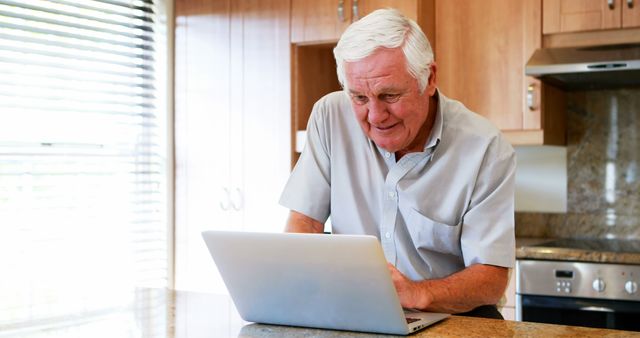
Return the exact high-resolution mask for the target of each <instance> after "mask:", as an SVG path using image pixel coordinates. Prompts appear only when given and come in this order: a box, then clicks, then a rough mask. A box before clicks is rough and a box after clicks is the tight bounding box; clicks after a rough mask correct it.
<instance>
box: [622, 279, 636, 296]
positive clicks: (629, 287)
mask: <svg viewBox="0 0 640 338" xmlns="http://www.w3.org/2000/svg"><path fill="white" fill-rule="evenodd" d="M624 289H625V290H626V291H627V293H628V294H630V295H632V294H634V293H636V291H638V283H636V282H634V281H632V280H630V281H627V282H626V283H624Z"/></svg>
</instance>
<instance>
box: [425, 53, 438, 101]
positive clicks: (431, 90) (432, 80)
mask: <svg viewBox="0 0 640 338" xmlns="http://www.w3.org/2000/svg"><path fill="white" fill-rule="evenodd" d="M437 69H438V67H437V66H436V62H435V61H434V62H432V63H431V64H430V65H429V71H430V72H429V81H428V82H427V88H425V89H424V92H425V93H426V94H427V95H429V96H433V95H435V93H436V88H437V87H438V86H437V83H436V73H437Z"/></svg>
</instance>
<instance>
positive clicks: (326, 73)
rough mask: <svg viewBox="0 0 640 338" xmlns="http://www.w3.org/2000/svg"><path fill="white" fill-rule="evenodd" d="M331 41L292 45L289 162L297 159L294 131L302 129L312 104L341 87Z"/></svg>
mask: <svg viewBox="0 0 640 338" xmlns="http://www.w3.org/2000/svg"><path fill="white" fill-rule="evenodd" d="M334 46H335V45H333V44H327V45H308V46H294V47H293V51H292V59H293V64H292V74H291V75H292V84H293V86H292V93H291V94H292V101H291V104H292V114H293V118H292V121H291V122H292V127H293V128H292V134H291V138H292V140H293V141H292V142H291V143H292V146H291V156H292V158H291V161H292V165H295V163H296V162H297V161H298V155H299V154H297V153H296V151H295V144H296V131H299V130H306V129H307V122H308V120H309V115H311V109H312V108H313V104H314V103H315V102H316V101H317V100H318V99H320V98H321V97H322V96H324V95H326V94H328V93H331V92H334V91H337V90H341V87H340V83H339V82H338V76H337V74H336V62H335V59H334V57H333V47H334Z"/></svg>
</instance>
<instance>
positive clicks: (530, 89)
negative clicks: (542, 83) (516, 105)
mask: <svg viewBox="0 0 640 338" xmlns="http://www.w3.org/2000/svg"><path fill="white" fill-rule="evenodd" d="M538 102H539V101H538V90H537V89H536V85H535V83H530V84H529V85H528V86H527V107H529V110H531V111H533V110H537V109H538Z"/></svg>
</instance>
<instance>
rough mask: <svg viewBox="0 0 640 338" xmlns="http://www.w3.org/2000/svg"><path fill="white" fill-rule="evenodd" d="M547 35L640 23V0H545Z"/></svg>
mask: <svg viewBox="0 0 640 338" xmlns="http://www.w3.org/2000/svg"><path fill="white" fill-rule="evenodd" d="M543 10H544V15H543V17H544V19H543V29H542V32H543V33H544V34H553V33H568V32H581V31H594V30H604V29H619V28H630V27H639V26H640V8H638V1H637V0H544V1H543Z"/></svg>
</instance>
